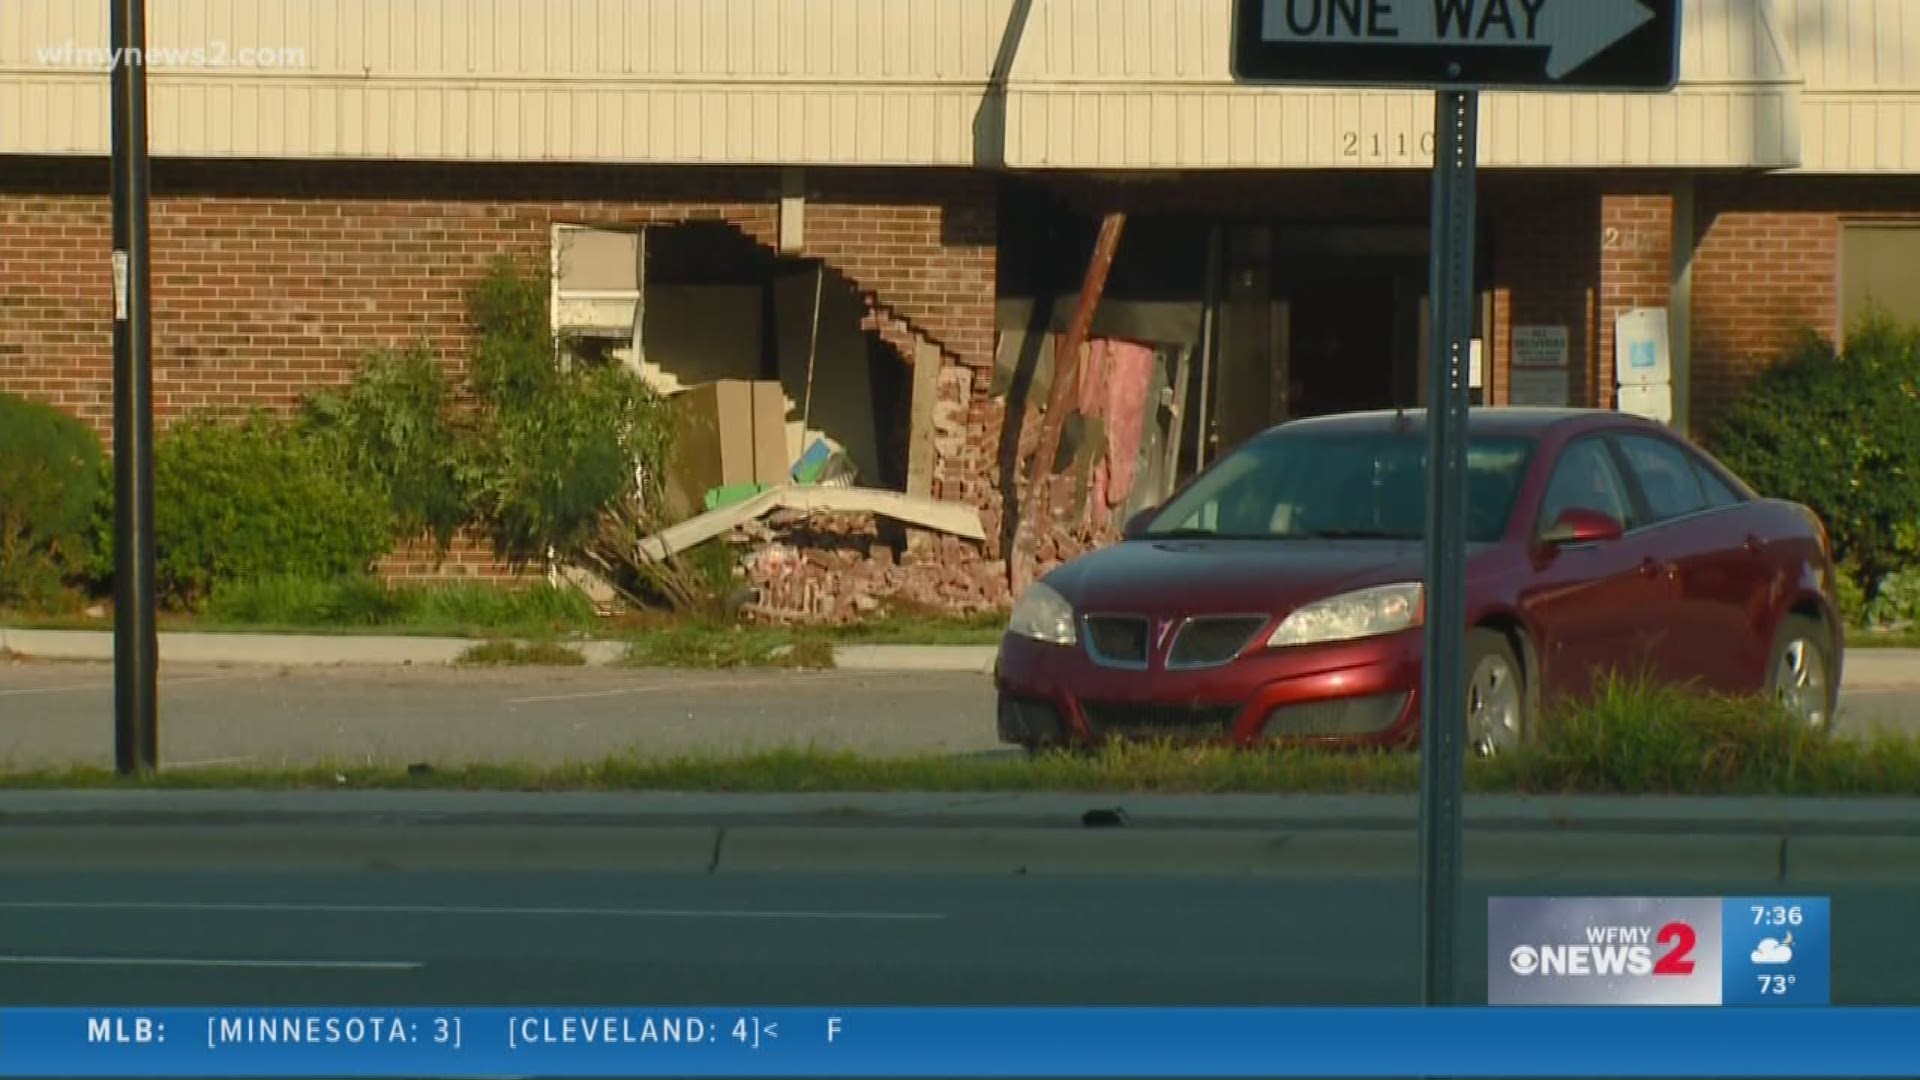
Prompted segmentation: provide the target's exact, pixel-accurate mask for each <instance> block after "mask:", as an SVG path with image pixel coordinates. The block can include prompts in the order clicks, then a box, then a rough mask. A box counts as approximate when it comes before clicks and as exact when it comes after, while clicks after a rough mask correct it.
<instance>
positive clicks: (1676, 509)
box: [1620, 435, 1707, 521]
mask: <svg viewBox="0 0 1920 1080" xmlns="http://www.w3.org/2000/svg"><path fill="white" fill-rule="evenodd" d="M1620 450H1621V452H1622V453H1623V454H1625V455H1626V458H1627V467H1628V468H1629V469H1631V470H1633V477H1634V480H1635V481H1637V482H1638V483H1639V485H1640V493H1641V494H1642V495H1643V496H1645V497H1646V500H1647V513H1648V514H1649V515H1651V520H1652V521H1666V520H1667V519H1669V518H1676V517H1680V516H1681V515H1683V514H1695V513H1699V512H1700V511H1702V510H1705V509H1706V508H1707V493H1706V492H1705V491H1704V490H1702V489H1701V487H1700V473H1699V471H1698V470H1696V469H1695V468H1694V463H1693V462H1692V461H1690V460H1688V457H1687V452H1686V451H1685V450H1682V449H1680V448H1679V447H1678V446H1675V445H1673V444H1672V443H1670V442H1666V441H1664V440H1661V439H1653V438H1648V437H1647V436H1644V435H1631V436H1628V437H1626V438H1623V439H1621V440H1620Z"/></svg>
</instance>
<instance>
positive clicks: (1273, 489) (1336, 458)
mask: <svg viewBox="0 0 1920 1080" xmlns="http://www.w3.org/2000/svg"><path fill="white" fill-rule="evenodd" d="M1533 445H1534V444H1533V440H1532V439H1528V438H1520V437H1513V436H1500V437H1489V436H1476V437H1473V438H1471V439H1469V441H1468V446H1467V472H1468V476H1469V480H1468V494H1467V539H1468V540H1469V541H1471V542H1474V543H1487V542H1490V541H1493V540H1497V539H1499V538H1500V536H1501V534H1502V533H1504V532H1505V531H1506V526H1507V520H1508V518H1509V517H1510V516H1511V514H1512V511H1513V503H1514V499H1515V498H1516V497H1517V496H1518V494H1519V490H1520V482H1521V479H1522V478H1523V477H1524V476H1525V475H1526V469H1527V463H1528V461H1529V460H1530V459H1531V456H1532V452H1533ZM1426 497H1427V436H1426V433H1425V432H1424V431H1421V430H1419V429H1409V430H1407V431H1405V432H1338V433H1322V432H1312V431H1292V432H1288V431H1280V432H1274V433H1272V434H1268V435H1264V436H1261V437H1259V438H1257V439H1254V440H1252V441H1251V442H1248V443H1247V444H1245V445H1243V446H1241V447H1240V448H1239V449H1237V450H1235V451H1233V452H1232V453H1230V454H1228V455H1227V456H1226V457H1225V458H1224V459H1222V460H1221V461H1220V463H1219V464H1218V465H1216V466H1215V467H1214V468H1212V469H1210V470H1208V472H1207V473H1206V474H1205V475H1204V476H1201V477H1200V478H1199V479H1198V480H1196V481H1195V482H1194V484H1193V485H1192V486H1191V487H1189V488H1188V489H1187V490H1186V491H1184V492H1182V493H1181V494H1180V495H1178V496H1176V497H1175V498H1174V499H1173V500H1172V501H1170V502H1169V503H1168V504H1167V506H1166V507H1165V509H1163V510H1162V511H1161V512H1160V513H1159V514H1156V515H1155V516H1154V519H1153V521H1152V522H1151V523H1150V524H1149V525H1148V526H1147V528H1146V529H1145V530H1144V535H1145V536H1147V537H1149V538H1153V539H1176V538H1180V537H1198V538H1214V539H1245V540H1255V539H1257V540H1312V539H1350V540H1417V539H1419V538H1420V537H1421V536H1423V535H1424V534H1425V532H1426V505H1427V504H1426Z"/></svg>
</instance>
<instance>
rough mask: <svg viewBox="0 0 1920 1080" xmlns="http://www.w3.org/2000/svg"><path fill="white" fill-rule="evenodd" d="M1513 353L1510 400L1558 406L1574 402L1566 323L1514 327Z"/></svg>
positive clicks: (1546, 406) (1520, 403)
mask: <svg viewBox="0 0 1920 1080" xmlns="http://www.w3.org/2000/svg"><path fill="white" fill-rule="evenodd" d="M1512 355H1513V364H1512V366H1511V368H1510V369H1509V371H1508V373H1507V404H1509V405H1531V406H1540V407H1545V408H1555V409H1558V408H1564V407H1566V406H1567V405H1568V404H1570V403H1571V400H1572V379H1571V377H1570V374H1569V372H1568V368H1567V328H1566V327H1564V326H1516V327H1514V328H1513V347H1512Z"/></svg>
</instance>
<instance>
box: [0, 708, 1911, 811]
mask: <svg viewBox="0 0 1920 1080" xmlns="http://www.w3.org/2000/svg"><path fill="white" fill-rule="evenodd" d="M1466 784H1467V788H1468V790H1469V791H1472V792H1476V793H1503V792H1504V793H1525V794H1617V795H1804V796H1844V795H1855V796H1869V795H1898V796H1911V795H1914V794H1915V793H1916V792H1920V742H1916V741H1915V740H1912V739H1898V738H1891V737H1889V738H1883V739H1879V740H1868V741H1855V740H1844V741H1843V740H1833V739H1828V738H1826V737H1823V736H1821V735H1819V734H1817V733H1814V732H1811V731H1808V730H1807V729H1805V728H1804V727H1801V726H1800V725H1797V724H1795V723H1794V722H1793V721H1791V720H1790V719H1788V718H1786V717H1784V716H1782V715H1779V714H1778V713H1776V712H1774V711H1772V710H1771V709H1770V708H1768V707H1767V706H1766V705H1764V704H1762V703H1759V702H1754V701H1743V700H1737V699H1730V698H1713V697H1697V696H1693V695H1689V694H1686V693H1683V692H1680V691H1676V690H1669V689H1662V688H1657V687H1651V686H1648V685H1644V684H1641V685H1635V684H1626V683H1616V684H1613V685H1611V686H1608V687H1607V688H1605V689H1604V690H1603V691H1602V692H1601V693H1600V694H1599V695H1597V696H1596V698H1595V699H1594V700H1593V701H1592V702H1590V703H1589V704H1587V705H1585V706H1582V707H1579V708H1571V709H1564V710H1561V711H1559V712H1557V713H1555V714H1554V715H1553V716H1552V717H1550V718H1549V720H1548V721H1547V722H1546V723H1544V724H1543V725H1542V737H1541V739H1540V740H1539V741H1538V743H1537V745H1534V746H1532V747H1530V748H1528V749H1526V750H1524V751H1522V752H1519V753H1514V754H1508V755H1504V756H1501V757H1498V758H1493V759H1486V760H1482V759H1474V760H1471V761H1469V762H1468V767H1467V771H1466ZM0 786H4V787H12V788H74V787H81V788H99V787H122V786H140V787H159V788H182V789H185V788H198V789H214V788H228V789H230V788H273V789H334V790H354V789H361V790H373V789H380V790H397V789H441V790H469V791H686V792H742V793H800V792H907V791H927V792H1041V791H1076V792H1115V793H1128V792H1164V793H1192V794H1205V793H1229V792H1250V793H1263V792H1297V793H1317V794H1398V793H1408V792H1413V791H1416V790H1418V786H1419V763H1418V760H1417V759H1416V757H1415V756H1414V755H1412V754H1409V753H1404V752H1382V753H1352V752H1348V753H1336V752H1309V751H1297V750H1272V751H1265V750H1262V751H1232V750H1223V749H1215V748H1197V747H1174V746H1141V745H1132V746H1115V747H1109V748H1103V749H1100V750H1096V751H1090V752H1081V753H1071V752H1062V753H1051V754H1044V755H1040V756H1037V757H1034V758H1025V757H1021V756H1016V755H991V756H974V757H951V756H948V757H935V756H927V757H915V758H870V757H863V756H860V755H856V754H846V753H826V752H809V751H782V752H775V753H762V754H751V755H743V756H729V757H719V756H715V757H676V758H663V759H642V758H615V759H609V760H604V761H598V762H591V763H581V764H575V765H567V766H559V767H548V768H533V767H523V766H517V765H513V764H508V763H502V764H489V765H474V766H465V767H457V768H421V767H415V768H411V769H409V768H390V769H389V768H366V767H345V766H343V767H332V766H315V767H310V768H300V769H289V770H267V771H255V770H239V769H181V770H166V771H162V772H160V773H159V774H157V775H154V776H151V777H146V778H139V779H126V780H123V779H121V778H119V777H116V776H115V775H113V774H112V773H110V772H107V771H105V770H96V769H75V770H57V771H41V772H15V773H11V774H0Z"/></svg>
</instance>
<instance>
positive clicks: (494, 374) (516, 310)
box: [472, 259, 672, 563]
mask: <svg viewBox="0 0 1920 1080" xmlns="http://www.w3.org/2000/svg"><path fill="white" fill-rule="evenodd" d="M547 302H548V296H547V290H546V286H545V285H544V284H543V283H542V282H541V281H539V280H538V279H536V278H534V277H532V276H531V275H528V274H526V273H524V272H523V271H522V270H521V269H520V268H519V267H517V266H516V265H515V264H513V263H512V262H511V261H507V260H504V259H503V260H500V261H497V262H496V263H495V264H494V265H493V267H492V269H491V271H490V272H489V274H488V276H487V278H486V280H485V281H483V282H482V283H481V285H480V287H479V288H478V289H477V290H476V291H475V293H474V297H473V304H472V312H473V319H474V330H475V333H476V336H477V339H478V344H477V346H476V348H475V351H474V361H473V367H472V380H473V389H474V391H475V393H476V395H477V396H478V398H479V400H480V408H479V413H478V417H477V420H476V425H475V426H476V429H477V436H478V439H477V445H476V462H475V465H474V472H475V474H476V476H477V478H478V481H477V488H478V493H479V511H480V516H481V518H482V520H484V521H485V522H486V523H487V525H488V527H489V529H490V530H491V532H492V535H493V541H494V547H495V548H496V550H498V551H499V552H500V553H501V554H502V555H504V556H505V557H507V558H508V559H510V560H513V561H514V562H516V563H518V562H524V561H526V560H529V559H538V558H543V557H545V555H546V554H547V552H548V551H549V549H551V550H554V551H557V552H559V553H560V554H562V555H563V556H571V555H573V554H575V553H576V552H577V551H579V549H580V548H581V547H582V546H583V545H585V544H586V543H587V542H588V541H589V539H590V538H592V537H593V536H594V535H595V534H596V533H597V532H598V530H599V529H600V527H601V525H602V524H603V521H604V518H605V515H606V514H607V511H608V510H609V509H610V508H612V507H613V506H614V505H615V504H616V503H618V502H620V501H621V500H623V499H628V498H639V499H642V500H648V499H650V498H651V497H652V496H653V494H654V492H652V491H642V490H640V489H639V487H638V483H639V478H640V477H648V478H654V479H657V478H658V476H659V475H660V471H661V466H662V465H663V464H664V462H665V460H666V454H667V448H668V445H669V440H670V439H671V430H672V425H671V414H670V412H669V409H668V406H667V404H666V402H665V400H664V399H663V398H662V397H661V396H660V395H659V394H657V393H655V392H654V391H653V390H652V389H651V388H650V387H648V386H647V385H646V384H645V383H644V382H642V381H640V379H638V378H637V377H635V376H634V375H633V374H632V373H631V372H629V371H627V370H626V369H625V368H623V367H620V366H617V365H615V366H605V365H577V366H569V365H563V364H561V363H560V362H559V358H558V356H557V352H556V349H555V342H554V339H553V335H552V331H551V329H550V328H549V325H548V322H547Z"/></svg>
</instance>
